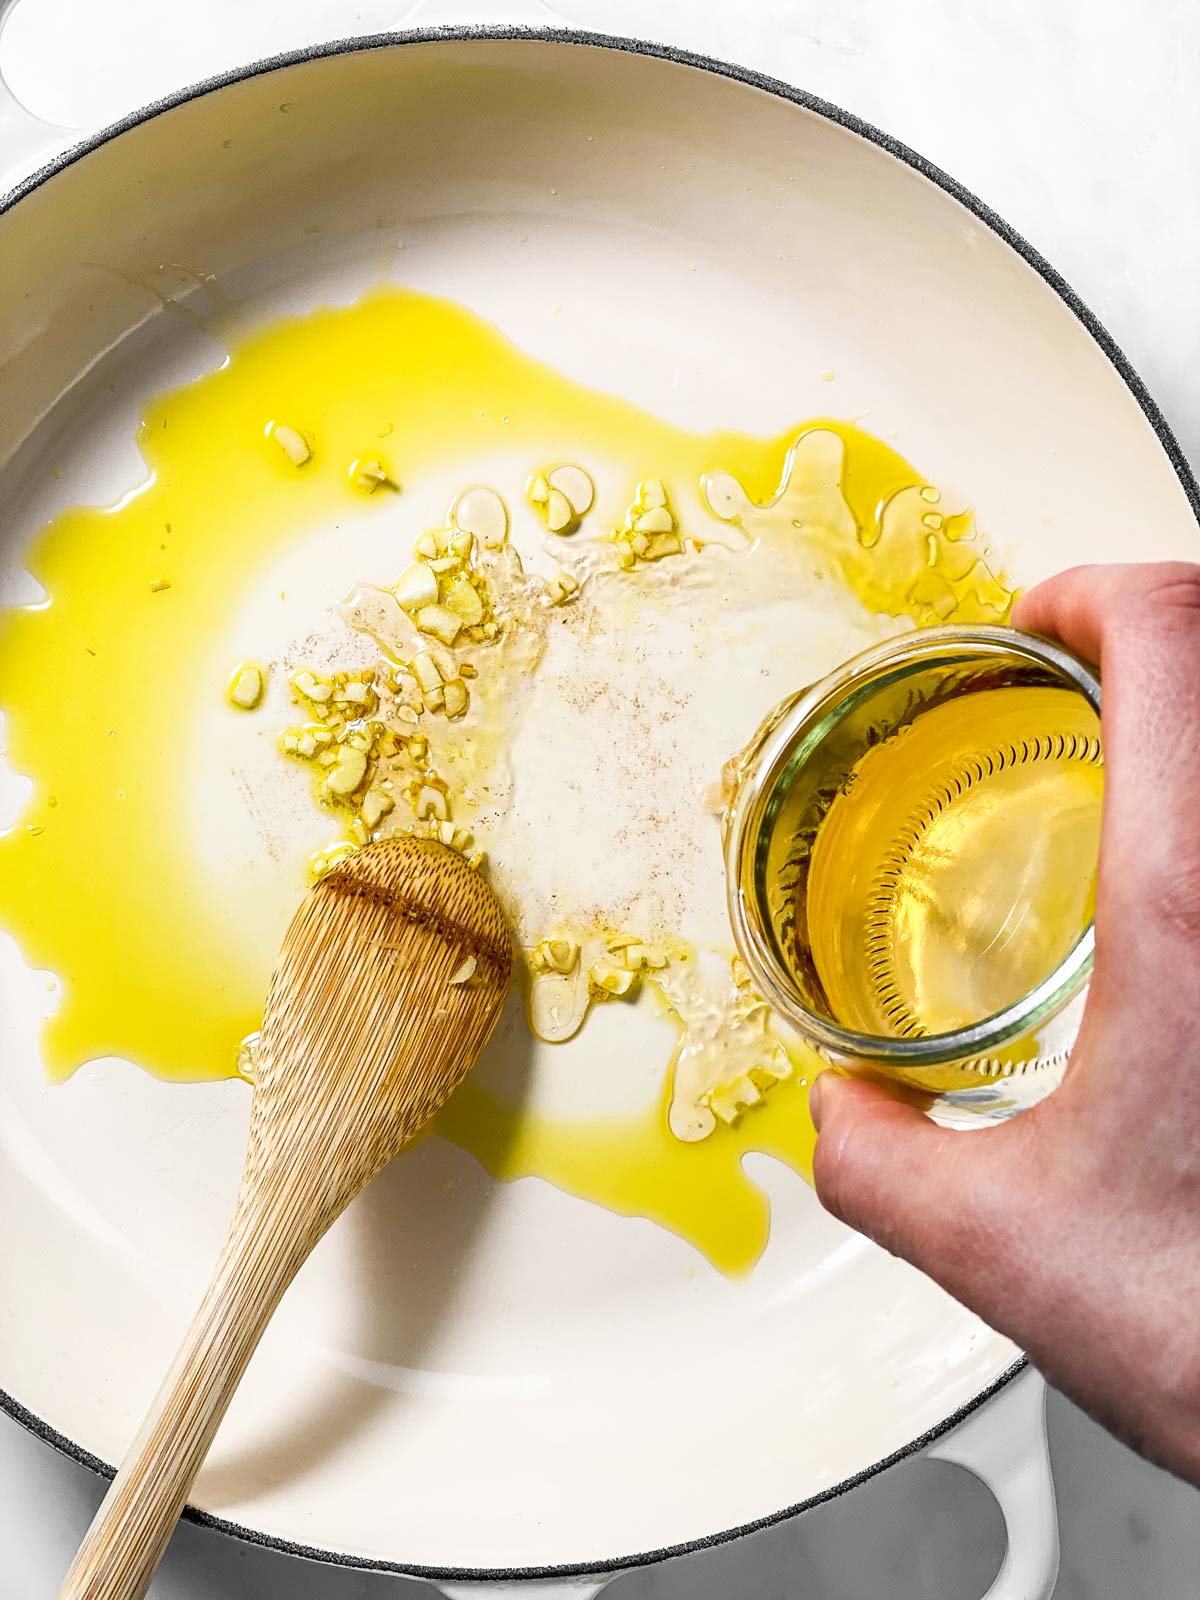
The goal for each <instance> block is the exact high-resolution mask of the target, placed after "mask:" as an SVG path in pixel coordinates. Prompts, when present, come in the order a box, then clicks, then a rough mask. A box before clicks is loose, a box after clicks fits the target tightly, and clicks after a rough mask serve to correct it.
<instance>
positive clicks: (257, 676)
mask: <svg viewBox="0 0 1200 1600" xmlns="http://www.w3.org/2000/svg"><path fill="white" fill-rule="evenodd" d="M226 693H227V695H228V697H229V703H230V704H231V705H235V706H237V707H239V709H240V710H242V711H253V710H254V708H255V706H256V705H258V704H259V702H260V701H261V700H262V697H263V674H262V668H261V667H256V666H255V665H254V664H253V662H250V661H243V662H242V664H241V666H240V667H238V668H237V669H236V670H235V672H234V674H233V677H232V678H230V680H229V687H228V689H227V690H226Z"/></svg>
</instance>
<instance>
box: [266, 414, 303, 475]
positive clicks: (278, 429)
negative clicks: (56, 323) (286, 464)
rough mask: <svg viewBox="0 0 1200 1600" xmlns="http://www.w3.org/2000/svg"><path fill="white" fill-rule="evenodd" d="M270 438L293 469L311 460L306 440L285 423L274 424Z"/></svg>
mask: <svg viewBox="0 0 1200 1600" xmlns="http://www.w3.org/2000/svg"><path fill="white" fill-rule="evenodd" d="M271 437H272V439H274V441H275V443H276V444H277V445H278V446H279V448H280V449H281V450H282V451H283V453H284V455H285V456H287V458H288V460H289V461H290V462H291V463H292V465H293V466H294V467H302V466H303V465H304V463H305V462H306V461H310V460H311V459H312V451H311V450H310V449H309V445H308V440H307V439H306V438H305V437H304V435H303V434H302V433H300V432H299V431H298V430H297V429H296V428H292V427H289V426H288V424H287V423H286V422H276V423H275V424H274V425H273V426H272V428H271Z"/></svg>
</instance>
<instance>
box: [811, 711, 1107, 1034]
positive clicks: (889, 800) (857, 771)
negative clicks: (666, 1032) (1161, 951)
mask: <svg viewBox="0 0 1200 1600" xmlns="http://www.w3.org/2000/svg"><path fill="white" fill-rule="evenodd" d="M1102 792H1103V768H1102V765H1101V761H1100V741H1099V722H1098V719H1097V717H1096V715H1095V713H1094V712H1093V711H1092V709H1091V707H1090V706H1089V705H1088V704H1087V702H1086V701H1085V700H1084V699H1083V698H1082V696H1081V695H1079V694H1076V693H1074V692H1073V691H1071V690H1068V689H1054V688H1040V687H1028V688H1022V687H1011V688H999V689H988V690H983V691H980V692H977V693H974V694H964V695H963V696H961V698H958V699H954V700H950V701H948V702H947V703H945V704H942V705H938V706H934V707H933V708H931V709H929V710H927V711H924V712H922V713H921V714H919V715H918V716H917V718H916V719H915V721H913V722H912V723H911V724H910V725H909V726H908V727H906V728H904V729H902V730H901V731H900V732H899V733H898V734H897V735H895V736H894V737H893V738H891V739H888V740H886V741H885V742H884V743H882V744H879V745H877V746H875V748H873V749H872V750H870V751H869V752H868V753H867V754H866V755H865V756H863V758H862V759H861V760H860V761H859V762H858V763H857V765H856V766H855V768H854V769H853V773H852V776H851V780H850V782H849V783H848V784H847V785H846V786H845V789H844V791H843V792H842V793H840V794H839V795H838V797H837V798H836V799H835V800H834V802H833V804H832V805H831V807H830V809H829V812H828V815H827V816H826V818H825V820H824V822H823V823H822V825H821V827H820V828H819V830H818V832H817V836H816V840H815V843H814V846H813V852H812V863H811V870H810V873H809V877H808V883H807V924H808V934H809V940H810V944H811V951H812V959H813V963H814V965H815V966H816V969H817V972H818V975H819V976H820V979H821V982H822V985H823V987H824V989H825V993H826V995H827V997H828V999H829V1003H830V1007H831V1010H832V1014H833V1016H834V1018H835V1019H836V1020H837V1021H839V1022H840V1023H842V1024H843V1025H844V1026H846V1027H849V1028H852V1029H855V1030H856V1031H859V1032H864V1033H874V1034H887V1035H892V1036H894V1037H908V1038H916V1037H920V1036H923V1035H928V1034H937V1033H948V1032H950V1031H952V1030H954V1029H956V1028H962V1027H966V1026H969V1025H971V1024H973V1023H976V1022H980V1021H982V1020H983V1019H984V1018H986V1017H990V1016H993V1015H994V1014H995V1013H997V1012H999V1011H1002V1010H1004V1009H1005V1007H1007V1006H1009V1005H1011V1004H1013V1003H1014V1002H1015V1001H1017V1000H1019V999H1020V998H1021V997H1022V996H1023V995H1025V994H1026V993H1028V992H1029V991H1030V990H1031V989H1033V988H1034V987H1035V986H1036V985H1037V984H1038V983H1040V982H1041V981H1042V980H1043V979H1044V978H1046V977H1048V976H1049V975H1050V974H1051V973H1052V972H1053V971H1054V969H1055V968H1056V967H1057V966H1058V965H1059V963H1060V962H1061V961H1062V960H1063V959H1064V958H1065V957H1066V956H1067V955H1068V954H1069V952H1070V951H1071V950H1072V949H1073V947H1074V946H1075V944H1076V943H1077V942H1078V940H1079V938H1080V936H1081V934H1082V933H1083V932H1084V930H1085V928H1086V927H1087V925H1088V923H1089V921H1090V920H1091V917H1092V911H1093V907H1094V903H1095V886H1096V862H1097V854H1098V850H1099V839H1100V807H1101V799H1102Z"/></svg>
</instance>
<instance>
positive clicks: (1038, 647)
mask: <svg viewBox="0 0 1200 1600" xmlns="http://www.w3.org/2000/svg"><path fill="white" fill-rule="evenodd" d="M1000 657H1007V658H1009V659H1010V660H1012V659H1013V658H1015V659H1016V660H1018V661H1024V662H1028V663H1030V664H1031V665H1034V666H1039V667H1045V668H1049V669H1050V670H1051V671H1053V672H1054V673H1056V674H1057V675H1058V676H1059V677H1060V678H1062V679H1063V680H1064V683H1065V684H1066V685H1068V686H1070V687H1073V688H1075V689H1076V690H1078V691H1079V693H1080V694H1082V695H1083V697H1084V699H1085V700H1086V701H1087V702H1088V704H1089V705H1090V706H1091V707H1092V709H1093V710H1094V711H1095V712H1096V714H1097V716H1099V714H1100V679H1099V677H1098V676H1097V674H1096V672H1095V670H1094V669H1093V668H1092V667H1090V666H1088V664H1087V663H1086V662H1084V661H1081V660H1080V659H1079V657H1078V656H1076V655H1074V654H1073V653H1072V652H1071V651H1069V650H1067V649H1065V648H1064V647H1063V646H1062V645H1059V644H1055V643H1053V642H1052V641H1050V640H1047V639H1042V638H1039V637H1038V636H1037V635H1035V634H1029V633H1022V632H1020V631H1019V630H1018V629H1016V628H1009V627H1002V626H998V625H994V624H989V623H980V624H978V625H975V626H970V625H962V624H946V625H943V626H941V627H936V628H922V629H916V630H914V631H912V632H907V633H903V634H898V635H896V636H894V637H893V638H891V639H887V640H885V641H884V642H883V643H882V644H878V645H872V646H871V647H870V648H869V649H867V650H864V651H862V652H861V653H860V654H858V655H856V656H853V657H851V658H850V659H849V660H847V661H844V662H843V663H842V664H841V665H840V666H838V667H835V668H834V670H833V671H832V672H830V673H829V674H827V675H826V676H825V677H824V678H821V679H819V680H818V682H816V683H814V684H812V685H811V686H810V687H809V688H807V689H804V690H802V691H801V692H800V693H799V694H798V695H796V696H795V697H794V698H793V699H792V700H790V701H788V702H785V703H784V705H783V707H782V708H781V709H778V710H777V711H776V713H775V714H774V715H773V717H772V718H770V719H768V722H767V724H766V725H765V727H764V729H763V731H762V732H761V733H760V735H759V742H758V743H757V745H755V746H754V748H753V752H752V755H751V758H750V765H749V769H748V770H747V771H746V772H744V773H742V774H740V775H739V780H738V783H737V786H736V788H735V791H734V795H733V798H732V800H731V802H730V806H729V810H728V812H727V813H726V818H725V874H726V891H727V895H728V905H729V918H730V922H731V924H732V928H733V936H734V942H735V944H736V945H737V949H738V953H739V955H740V956H741V958H742V960H743V961H744V962H745V964H746V967H747V970H748V972H749V974H750V978H751V981H752V982H753V983H754V985H755V987H756V988H757V989H758V990H759V992H760V993H761V994H762V996H763V998H764V999H765V1000H766V1001H767V1002H768V1003H769V1004H770V1005H771V1006H772V1007H773V1008H774V1009H775V1010H776V1011H777V1012H779V1014H780V1015H781V1016H782V1017H783V1018H784V1019H785V1020H786V1021H788V1022H790V1023H791V1024H792V1025H793V1026H794V1027H796V1028H797V1029H798V1030H799V1031H800V1032H801V1033H802V1034H804V1035H805V1036H806V1037H807V1038H808V1039H809V1040H810V1042H812V1043H815V1044H816V1045H818V1046H819V1047H820V1048H821V1049H822V1051H823V1052H824V1053H825V1054H826V1055H829V1056H832V1057H834V1058H835V1059H845V1060H851V1059H853V1060H858V1061H864V1062H869V1063H874V1064H876V1065H881V1066H888V1067H892V1068H900V1069H915V1068H920V1067H927V1066H937V1065H942V1064H944V1063H946V1062H951V1061H959V1060H962V1059H964V1058H967V1057H975V1056H983V1055H986V1054H987V1053H988V1052H989V1051H992V1050H995V1049H996V1048H998V1047H999V1046H1000V1045H1003V1044H1006V1043H1008V1042H1009V1041H1010V1040H1012V1039H1016V1038H1019V1037H1021V1035H1023V1034H1025V1033H1028V1032H1029V1031H1030V1030H1031V1029H1033V1028H1035V1027H1037V1026H1038V1025H1039V1024H1040V1023H1042V1022H1044V1021H1046V1020H1047V1019H1048V1018H1049V1017H1051V1016H1053V1015H1055V1014H1056V1013H1057V1012H1058V1011H1060V1010H1061V1009H1062V1007H1063V1006H1065V1005H1066V1004H1067V1003H1068V1002H1069V1001H1070V1000H1072V999H1074V997H1075V996H1076V995H1077V994H1078V993H1079V992H1080V990H1081V989H1083V988H1084V986H1085V985H1086V984H1087V982H1088V980H1089V978H1090V976H1091V971H1092V964H1093V959H1094V955H1095V942H1096V941H1095V926H1094V922H1092V921H1089V922H1088V925H1087V927H1086V928H1085V929H1084V931H1083V933H1082V934H1081V935H1080V937H1079V939H1078V940H1077V941H1076V943H1075V944H1074V945H1073V946H1072V948H1071V949H1070V950H1069V951H1068V953H1067V954H1066V956H1064V958H1063V959H1062V961H1060V962H1059V964H1058V965H1057V966H1056V967H1055V968H1054V970H1053V971H1052V972H1050V973H1049V974H1048V975H1047V976H1046V977H1045V978H1043V979H1042V981H1041V982H1040V983H1038V984H1037V985H1036V986H1035V987H1034V988H1032V989H1029V990H1027V991H1026V993H1025V994H1024V995H1022V996H1021V997H1020V999H1018V1000H1016V1001H1014V1002H1013V1003H1012V1004H1011V1005H1009V1006H1006V1007H1005V1008H1004V1010H1002V1011H997V1012H994V1013H993V1014H992V1015H991V1016H989V1017H984V1018H982V1019H981V1020H980V1021H979V1022H975V1023H972V1024H971V1025H970V1026H969V1027H964V1028H956V1029H954V1030H953V1031H952V1032H949V1033H933V1034H923V1035H921V1036H920V1037H918V1038H898V1037H894V1036H892V1035H889V1034H873V1033H859V1032H857V1031H855V1030H854V1029H851V1028H843V1027H842V1026H841V1025H840V1024H838V1023H836V1022H832V1021H831V1020H830V1019H829V1018H827V1017H823V1016H821V1015H820V1013H819V1012H816V1011H814V1010H813V1009H812V1008H811V1006H809V1005H808V1004H807V1003H806V1002H805V1000H804V999H803V997H802V995H801V994H800V991H799V988H798V986H797V984H796V981H795V979H794V978H793V976H792V974H791V973H790V972H789V971H788V969H787V967H786V966H785V965H784V963H783V962H782V961H781V960H780V959H779V957H778V955H777V954H776V952H775V950H774V949H773V947H772V945H771V941H770V939H769V938H768V936H767V932H766V923H767V919H766V918H765V917H762V916H760V915H759V914H758V909H757V907H756V906H755V905H753V904H751V903H749V902H750V899H751V897H750V896H749V895H748V894H747V892H746V891H745V889H744V887H743V885H744V883H745V882H746V881H747V876H748V875H747V874H746V872H745V870H744V869H745V866H746V860H747V854H748V852H751V851H753V850H754V849H755V847H756V845H757V841H758V838H759V836H760V832H761V826H762V822H763V819H764V816H765V812H766V806H767V802H768V800H769V799H770V797H771V795H772V794H773V792H774V789H775V786H776V785H777V783H778V782H779V779H780V777H781V775H782V773H783V772H784V771H785V769H786V768H787V766H788V763H789V760H790V758H791V756H792V754H793V753H794V751H795V749H796V747H797V746H798V745H799V744H800V743H801V741H802V740H803V738H804V736H805V735H806V733H809V732H811V731H812V729H813V728H814V726H816V725H817V724H819V722H820V720H821V719H822V718H823V717H825V716H828V715H829V713H830V712H831V711H832V710H834V709H835V708H836V707H837V705H838V704H839V703H840V702H841V701H842V700H844V699H846V698H847V697H849V696H850V695H851V694H852V693H853V691H854V690H855V688H856V687H858V686H859V685H860V684H861V683H862V682H863V680H865V679H869V678H871V677H872V676H874V675H875V674H876V673H877V672H878V671H879V669H880V668H884V667H887V666H888V665H890V664H892V663H893V662H896V661H897V660H898V659H903V661H904V663H905V666H906V669H908V668H910V667H911V668H913V669H916V668H918V667H929V666H937V665H945V666H947V667H954V666H961V665H964V664H967V663H969V662H971V661H972V660H979V661H982V660H987V659H998V658H1000ZM749 881H750V882H753V874H750V875H749Z"/></svg>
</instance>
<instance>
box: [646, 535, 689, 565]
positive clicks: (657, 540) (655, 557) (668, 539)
mask: <svg viewBox="0 0 1200 1600" xmlns="http://www.w3.org/2000/svg"><path fill="white" fill-rule="evenodd" d="M682 550H683V542H682V540H681V539H680V537H679V535H678V534H677V533H656V534H655V535H654V536H653V538H652V539H651V540H650V547H649V549H648V550H647V551H646V554H645V557H644V559H645V560H647V561H661V560H662V558H663V556H677V555H679V554H680V553H681V552H682Z"/></svg>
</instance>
